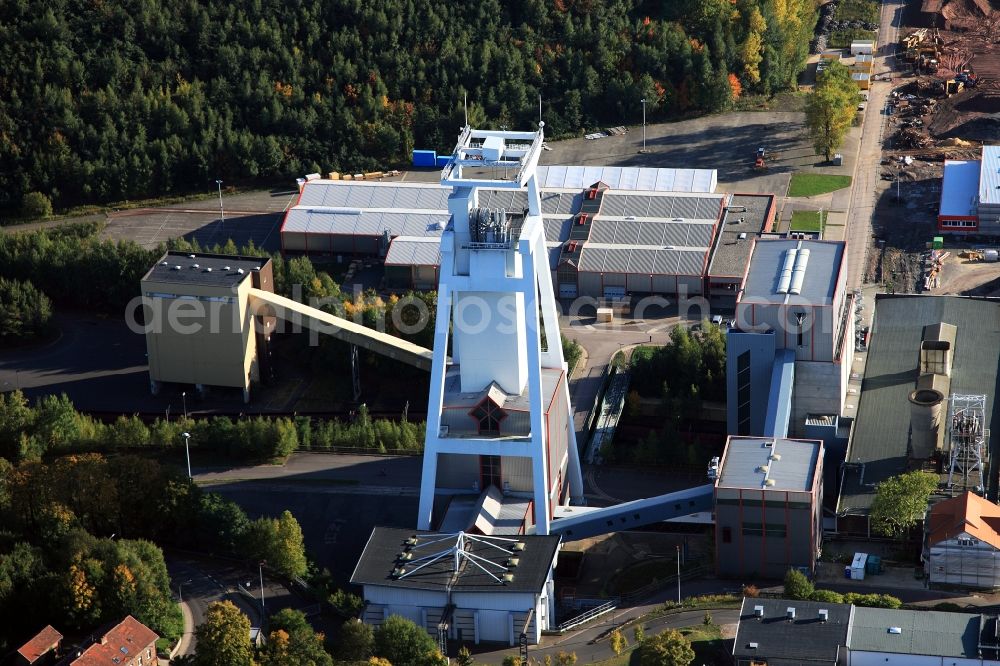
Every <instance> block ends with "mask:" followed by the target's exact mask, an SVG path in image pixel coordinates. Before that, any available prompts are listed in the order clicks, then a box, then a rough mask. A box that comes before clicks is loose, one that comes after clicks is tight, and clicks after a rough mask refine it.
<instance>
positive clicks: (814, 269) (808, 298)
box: [740, 240, 845, 305]
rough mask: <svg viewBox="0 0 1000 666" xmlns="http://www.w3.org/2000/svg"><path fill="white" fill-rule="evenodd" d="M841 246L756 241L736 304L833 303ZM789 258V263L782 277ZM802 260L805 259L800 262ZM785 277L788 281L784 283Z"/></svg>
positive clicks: (794, 241) (840, 258)
mask: <svg viewBox="0 0 1000 666" xmlns="http://www.w3.org/2000/svg"><path fill="white" fill-rule="evenodd" d="M844 246H845V244H844V243H843V242H841V241H814V240H760V241H758V242H757V244H756V245H755V246H754V250H753V256H752V257H751V258H750V269H749V271H748V272H747V279H746V283H745V286H744V289H743V294H742V296H741V297H740V302H741V303H808V304H810V305H829V304H831V303H833V297H834V294H835V292H836V288H837V280H838V278H839V277H840V273H841V271H842V270H843V265H842V264H843V261H844V257H845V255H844ZM803 250H805V251H806V253H803ZM789 257H791V259H792V262H791V264H790V266H789V267H788V270H787V273H788V274H787V276H786V275H785V273H786V271H785V268H786V262H787V261H788V259H789ZM805 257H808V258H807V259H805V260H803V259H804V258H805ZM797 267H798V268H799V269H801V270H800V271H799V270H797ZM785 277H787V278H788V280H787V283H786V280H785ZM796 291H797V292H798V293H795V292H796Z"/></svg>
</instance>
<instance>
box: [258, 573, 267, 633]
mask: <svg viewBox="0 0 1000 666" xmlns="http://www.w3.org/2000/svg"><path fill="white" fill-rule="evenodd" d="M265 564H267V560H261V561H260V562H259V563H258V565H257V572H258V573H259V574H260V623H261V626H263V625H264V618H265V617H267V613H266V612H265V610H264V565H265Z"/></svg>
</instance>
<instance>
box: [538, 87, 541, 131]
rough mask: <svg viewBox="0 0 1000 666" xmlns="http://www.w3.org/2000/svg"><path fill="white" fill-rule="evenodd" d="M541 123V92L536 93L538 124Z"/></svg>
mask: <svg viewBox="0 0 1000 666" xmlns="http://www.w3.org/2000/svg"><path fill="white" fill-rule="evenodd" d="M541 124H542V93H538V125H539V127H540V126H541Z"/></svg>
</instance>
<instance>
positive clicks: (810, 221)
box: [792, 210, 821, 232]
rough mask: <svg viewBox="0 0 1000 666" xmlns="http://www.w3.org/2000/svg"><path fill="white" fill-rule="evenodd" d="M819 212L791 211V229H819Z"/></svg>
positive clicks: (815, 230)
mask: <svg viewBox="0 0 1000 666" xmlns="http://www.w3.org/2000/svg"><path fill="white" fill-rule="evenodd" d="M820 222H821V220H820V213H819V211H818V210H796V211H792V231H814V232H817V231H820Z"/></svg>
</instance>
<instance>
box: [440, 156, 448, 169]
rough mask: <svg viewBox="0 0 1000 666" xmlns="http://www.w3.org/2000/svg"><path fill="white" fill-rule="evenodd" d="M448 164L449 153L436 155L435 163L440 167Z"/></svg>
mask: <svg viewBox="0 0 1000 666" xmlns="http://www.w3.org/2000/svg"><path fill="white" fill-rule="evenodd" d="M449 164H451V155H438V156H437V165H438V166H439V167H440V168H442V169H443V168H445V167H446V166H448V165H449Z"/></svg>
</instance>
